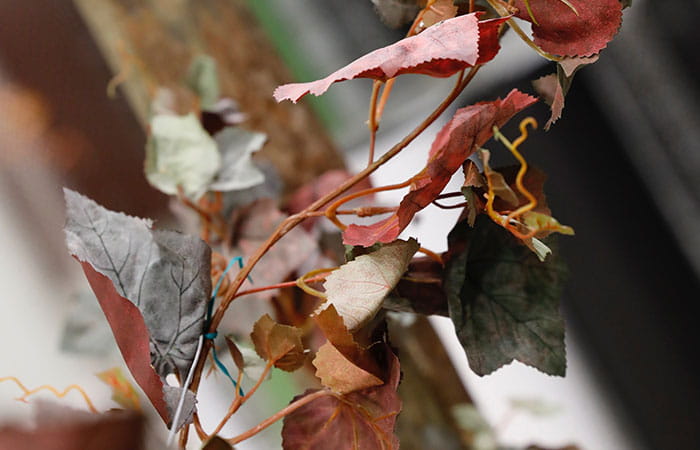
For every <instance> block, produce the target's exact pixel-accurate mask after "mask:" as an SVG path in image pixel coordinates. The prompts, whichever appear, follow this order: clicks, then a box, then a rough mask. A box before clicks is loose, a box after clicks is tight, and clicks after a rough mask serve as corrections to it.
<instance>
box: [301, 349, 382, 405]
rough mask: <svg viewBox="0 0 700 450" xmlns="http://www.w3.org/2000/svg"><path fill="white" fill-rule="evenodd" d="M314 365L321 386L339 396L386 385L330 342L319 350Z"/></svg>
mask: <svg viewBox="0 0 700 450" xmlns="http://www.w3.org/2000/svg"><path fill="white" fill-rule="evenodd" d="M313 365H314V367H316V376H317V377H318V378H319V379H320V380H321V384H323V385H324V386H326V387H327V388H329V389H331V390H332V391H333V392H337V393H339V394H347V393H349V392H353V391H357V390H360V389H365V388H368V387H372V386H378V385H380V384H384V382H383V381H382V380H381V379H380V378H377V377H376V376H375V375H373V374H371V373H369V372H367V371H366V370H364V369H362V368H360V367H359V366H357V365H356V364H355V363H354V362H353V361H351V360H349V359H348V358H347V357H346V356H345V355H344V354H342V353H341V352H340V351H339V350H338V349H337V348H336V347H334V346H333V344H331V343H330V342H326V343H325V344H323V345H322V346H321V348H319V349H318V352H316V358H314V360H313Z"/></svg>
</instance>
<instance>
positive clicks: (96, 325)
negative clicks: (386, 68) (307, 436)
mask: <svg viewBox="0 0 700 450" xmlns="http://www.w3.org/2000/svg"><path fill="white" fill-rule="evenodd" d="M699 10H700V6H699V4H698V3H697V2H680V1H675V0H674V1H667V2H663V6H661V5H659V4H654V3H653V2H649V1H644V0H638V1H635V2H634V6H633V8H630V9H626V10H625V17H624V23H623V27H622V30H621V32H620V34H619V35H618V36H617V37H616V39H615V40H614V41H613V43H612V44H610V45H609V47H608V48H607V49H606V50H605V51H603V53H602V55H601V58H600V61H599V62H598V63H596V64H595V65H593V66H591V67H588V68H585V69H584V70H582V71H581V72H580V73H579V74H578V75H577V76H576V80H575V81H574V85H573V87H572V89H571V91H570V93H569V94H568V96H567V98H566V108H565V110H564V116H563V118H562V119H560V120H559V121H558V122H557V123H556V125H555V126H553V127H552V129H551V131H549V132H544V131H538V132H536V133H533V135H532V136H531V138H530V139H529V140H528V142H527V144H526V147H525V152H526V154H527V157H528V160H529V161H530V162H531V163H533V164H534V165H536V166H539V167H540V168H542V169H543V170H544V171H545V172H546V173H547V174H548V182H547V185H546V188H545V191H546V193H547V195H548V199H549V204H550V206H551V208H552V210H553V211H554V212H555V214H556V216H557V218H558V219H560V221H561V222H562V223H565V224H570V225H572V226H574V228H575V229H576V232H577V234H576V236H575V237H572V238H569V237H565V238H562V239H560V243H561V251H562V253H563V255H564V257H565V259H566V260H567V261H568V264H569V267H570V272H571V278H570V281H569V283H568V287H567V290H566V293H565V296H564V298H563V309H564V313H565V316H566V319H567V324H568V329H567V331H568V335H567V351H568V359H569V370H568V374H567V377H566V378H565V379H555V378H551V377H547V376H545V375H543V374H540V373H538V372H536V371H535V370H533V369H530V368H527V367H525V366H523V365H520V364H518V363H514V364H511V365H509V366H507V367H505V368H503V369H501V370H500V371H498V372H496V373H495V374H493V375H490V376H487V377H484V378H478V377H477V376H475V375H474V374H473V373H471V371H470V370H469V368H468V365H467V362H466V359H465V358H464V355H463V351H462V350H461V347H459V345H458V344H456V339H455V338H454V333H453V331H452V329H451V327H452V325H451V324H450V322H449V321H447V320H442V319H440V318H434V319H431V324H432V325H433V326H434V328H435V329H436V331H437V334H438V335H439V336H440V338H441V339H442V340H443V342H444V343H445V345H446V347H447V349H448V353H449V357H450V359H451V361H452V363H453V365H454V368H455V370H456V373H457V374H458V375H459V376H460V378H461V380H462V381H463V383H464V385H465V387H466V391H467V392H468V393H469V395H470V396H471V398H472V399H473V401H474V403H475V405H476V406H477V408H478V409H479V410H480V412H481V413H482V414H483V415H484V416H485V418H486V419H487V420H488V421H489V422H490V423H491V424H493V425H494V426H495V427H496V428H497V430H498V432H499V439H500V441H502V442H503V444H505V445H510V446H516V445H524V444H528V443H532V442H537V443H539V444H541V445H543V446H549V447H562V446H564V445H568V444H576V445H579V446H580V447H581V448H584V449H592V450H596V449H602V450H608V449H609V450H618V449H620V450H622V449H632V450H636V449H640V450H641V449H691V448H697V447H698V445H700V431H698V427H697V424H698V423H700V376H698V369H699V367H698V358H697V351H696V343H697V341H698V333H697V331H696V329H697V326H696V323H695V322H696V317H695V313H693V312H692V308H693V305H694V304H696V303H697V302H698V299H699V298H700V294H699V292H700V290H699V289H698V288H699V287H700V283H699V275H700V232H699V231H700V148H698V147H700V146H699V145H698V142H700V136H699V135H700V102H699V101H698V100H700V89H698V84H697V83H696V82H695V76H694V75H695V73H697V69H700V57H699V56H698V53H697V52H696V51H694V50H695V49H694V44H695V43H697V42H700V40H699V39H700V36H698V27H697V26H696V23H697V18H699V17H700V15H699V14H698V12H699ZM404 33H405V29H401V28H399V29H391V28H389V27H387V26H386V24H384V23H382V21H381V20H380V19H379V17H378V15H377V14H376V12H375V9H374V6H373V4H372V2H371V1H370V0H352V1H348V0H304V1H300V0H255V1H249V2H246V1H243V0H201V1H187V0H150V1H148V0H100V1H87V0H75V1H74V2H54V1H50V0H33V1H28V2H16V1H10V0H0V113H1V114H0V281H1V282H2V286H3V291H2V294H0V306H1V307H2V311H3V312H2V314H0V377H3V376H9V375H14V376H17V377H18V378H20V379H21V380H22V381H24V382H25V384H27V385H28V386H38V385H42V384H46V383H50V384H53V385H55V386H58V387H60V386H65V385H69V384H72V383H79V384H81V385H82V386H83V387H84V388H85V389H86V390H87V391H89V392H90V393H91V394H92V397H93V399H94V400H95V403H96V406H97V407H98V409H100V410H106V409H108V408H110V407H113V406H114V405H113V403H111V401H110V400H109V395H110V393H109V390H108V388H107V387H106V386H104V385H103V384H101V383H100V382H99V381H98V380H97V379H96V378H95V377H94V375H93V374H94V373H95V372H99V371H101V370H105V369H108V368H110V367H112V366H118V365H121V364H122V362H121V358H120V356H119V355H118V352H117V351H116V347H115V346H114V343H113V342H112V341H111V340H110V337H109V334H106V335H105V333H104V331H105V329H106V328H105V327H106V323H105V321H104V318H103V317H102V316H101V312H100V311H99V310H96V306H95V305H94V303H91V302H90V298H89V291H87V290H86V289H87V283H86V282H85V281H84V278H83V276H82V273H81V272H80V270H79V266H78V265H77V264H75V262H74V261H73V260H72V259H71V258H70V257H69V255H68V254H67V251H66V250H65V246H64V244H63V232H62V227H63V221H64V215H63V199H62V192H61V187H62V186H67V187H69V188H71V189H76V190H79V191H80V192H82V193H84V194H85V195H87V196H89V197H92V198H94V199H95V200H96V201H97V202H98V203H101V204H102V205H105V206H106V207H108V208H110V209H113V210H119V211H125V212H127V213H129V214H131V215H137V216H145V217H153V218H157V219H160V220H161V222H160V223H164V224H167V223H169V222H171V221H172V216H171V215H170V212H169V210H168V201H167V198H166V197H165V196H164V195H161V194H160V193H158V192H157V191H155V190H154V189H153V188H151V187H150V186H149V185H148V184H147V182H146V180H145V177H144V176H143V169H142V167H143V159H144V143H145V131H144V126H143V124H144V120H145V118H146V117H147V108H148V97H149V94H152V92H153V89H154V86H159V85H165V86H174V85H176V84H177V83H179V82H180V80H181V79H182V78H183V76H184V72H183V71H184V70H185V69H186V67H187V63H188V62H189V61H190V60H191V58H192V57H193V55H196V54H198V53H200V52H203V53H209V54H212V55H213V56H215V57H217V61H218V62H219V68H220V70H221V73H222V91H224V92H225V93H227V95H229V96H231V97H232V98H234V99H235V100H236V101H237V102H239V104H240V105H241V108H242V110H243V111H244V112H246V113H249V114H250V124H251V126H252V127H253V128H254V129H261V130H264V131H266V132H267V133H268V134H269V135H270V137H271V139H270V144H269V145H268V147H270V148H266V150H265V151H266V152H267V153H266V154H265V156H264V157H265V158H266V159H267V160H269V161H270V162H272V163H273V164H276V165H278V166H285V165H286V166H287V169H288V172H285V171H284V170H280V172H281V173H280V176H281V178H282V180H283V181H284V183H285V188H286V189H287V190H288V191H291V190H292V189H294V188H295V187H298V186H299V185H301V184H302V183H303V182H305V181H308V180H309V179H311V178H313V176H314V174H318V173H321V172H323V171H325V170H326V169H329V168H334V167H339V166H340V165H341V164H342V161H341V159H342V160H344V161H345V163H346V164H347V166H348V167H350V168H351V169H355V170H357V169H360V168H362V166H363V164H364V162H365V158H366V153H365V152H366V148H367V139H368V136H367V128H366V126H365V120H366V114H367V113H366V111H367V102H368V100H369V93H370V86H371V83H369V82H366V81H362V80H360V81H353V82H351V83H342V84H339V85H337V86H334V87H333V88H332V89H331V90H330V91H329V93H328V94H327V95H325V96H323V97H320V98H317V99H311V100H310V101H305V102H302V103H303V106H292V105H290V104H288V103H287V104H284V105H283V106H281V108H282V109H275V108H277V106H275V104H274V101H273V100H272V98H271V92H272V89H273V88H274V87H275V86H276V85H277V84H281V83H284V82H289V81H293V80H296V81H306V80H312V79H316V78H319V77H322V76H325V75H326V74H328V73H330V72H332V71H334V70H335V69H337V68H338V67H340V66H342V65H344V64H346V63H347V62H349V61H351V60H353V59H355V58H356V57H358V56H360V55H362V54H364V53H366V52H368V51H370V50H373V49H375V48H378V47H381V46H384V45H387V44H389V43H392V42H394V41H395V40H397V39H399V38H401V37H402V36H403V34H404ZM222 55H223V56H222ZM144 62H147V63H148V64H147V66H148V67H147V68H145V69H144V67H143V63H144ZM554 70H555V69H554V67H553V66H551V65H549V64H547V63H546V62H545V61H544V60H542V59H541V58H539V57H537V56H536V55H535V54H534V53H532V51H530V50H529V49H528V48H527V47H526V46H524V45H522V44H521V43H520V42H519V41H518V40H517V39H516V38H515V36H513V35H512V34H509V35H507V36H506V38H505V40H504V48H503V50H502V52H501V53H500V54H499V55H498V57H497V58H496V59H495V60H494V61H493V62H492V63H490V64H489V65H488V66H487V67H486V68H485V69H484V70H483V71H481V72H480V73H479V76H478V77H477V78H476V80H475V82H474V83H473V85H472V86H470V88H469V89H468V90H467V92H465V94H464V95H463V98H460V100H459V101H458V105H455V107H457V106H464V105H466V104H469V103H472V102H474V101H479V100H490V99H494V98H496V97H499V96H501V97H502V96H504V95H505V94H507V92H508V91H510V90H511V89H512V88H514V87H517V88H519V89H521V90H523V91H526V92H534V90H533V89H532V87H531V85H530V81H531V80H533V79H536V78H538V77H539V76H541V75H544V74H547V73H551V72H552V71H554ZM224 73H225V74H226V75H223V74H224ZM115 74H119V75H118V79H120V80H122V81H124V83H123V84H121V85H120V87H119V88H118V89H117V90H116V95H114V96H112V97H111V98H110V97H109V96H108V95H107V86H108V83H109V82H110V80H113V79H114V76H115ZM450 87H451V83H450V81H449V80H447V81H445V80H442V81H436V80H433V79H429V78H427V77H421V76H406V77H402V78H401V80H400V81H399V82H398V83H397V86H396V90H395V93H394V95H393V96H392V98H391V100H390V102H389V105H388V107H387V114H386V117H385V119H384V120H383V122H382V126H381V130H380V133H379V140H378V147H377V148H378V149H379V151H382V150H383V149H387V148H388V147H389V146H390V145H392V144H393V143H395V142H396V141H398V140H399V139H400V138H401V137H403V136H404V135H405V134H406V132H407V130H410V129H412V128H413V126H415V124H417V123H418V122H419V121H420V120H421V119H422V117H424V115H425V114H426V113H427V112H429V111H430V110H431V109H432V108H433V107H434V105H436V104H437V103H438V102H439V101H440V99H441V98H442V96H444V95H445V93H446V92H447V91H448V90H449V89H450ZM533 111H534V114H535V115H536V117H537V118H538V120H539V122H540V123H544V122H545V121H546V119H547V116H548V111H547V108H546V106H545V105H537V106H536V108H535V109H533ZM448 117H449V115H448ZM444 122H445V120H443V122H441V123H444ZM441 123H438V124H436V125H435V126H433V127H431V129H429V130H428V131H427V132H426V133H425V134H424V136H423V137H422V138H421V139H419V140H417V141H416V142H415V143H414V144H413V145H412V146H411V148H410V149H408V150H407V151H406V152H405V153H406V154H405V155H402V156H401V157H400V158H398V159H397V160H396V161H392V162H391V164H389V165H388V166H387V167H386V169H384V170H381V171H379V172H378V173H377V174H376V176H375V178H374V179H373V182H374V184H375V185H379V184H386V183H389V182H398V181H403V180H404V179H405V178H407V177H408V176H410V175H412V174H413V173H415V172H416V171H417V170H419V169H420V168H421V167H422V165H423V164H424V162H425V158H426V154H427V148H428V147H429V145H430V142H431V140H432V137H433V136H434V133H435V131H436V130H437V129H439V126H440V124H441ZM509 132H510V133H511V134H513V133H514V131H513V130H506V134H507V135H508V133H509ZM290 155H291V156H290ZM333 155H342V157H340V156H333ZM311 166H313V167H314V169H309V170H303V171H301V172H303V173H302V174H301V175H300V173H301V172H300V169H303V168H307V167H311ZM314 171H315V172H314ZM307 172H308V173H307ZM453 181H454V185H455V186H459V185H460V181H459V180H453ZM448 189H449V188H448ZM397 195H398V194H397ZM399 199H400V196H398V197H396V196H393V197H392V196H391V195H385V196H382V197H379V199H378V200H379V201H380V202H382V203H386V204H388V205H391V204H396V203H397V202H398V200H399ZM434 212H435V211H433V210H432V209H431V208H428V209H426V210H425V211H424V212H423V213H421V215H420V216H419V220H418V221H417V224H416V225H415V227H414V228H411V229H409V230H407V231H406V232H405V235H406V236H409V235H411V236H414V235H415V236H419V239H420V241H421V243H422V244H423V245H424V246H426V247H428V248H431V249H433V250H435V251H442V250H444V249H445V248H446V242H445V236H446V233H447V231H448V230H449V229H450V228H451V227H452V226H453V224H454V221H455V220H456V216H454V217H449V216H446V215H444V214H442V213H441V214H440V215H436V214H431V213H434ZM86 295H87V296H88V298H85V296H86ZM76 311H77V313H76ZM76 317H83V318H85V317H89V319H84V320H85V322H84V323H83V322H80V323H77V324H76V323H72V325H70V326H74V327H77V328H80V329H83V330H84V329H88V330H90V333H93V334H89V338H88V339H85V340H83V341H81V342H79V343H73V344H75V345H74V346H73V348H72V351H70V352H66V351H65V348H66V343H65V339H66V337H65V336H66V332H65V330H66V326H67V323H69V324H70V321H71V320H75V318H76ZM81 327H82V328H81ZM107 333H109V330H107ZM76 346H77V347H78V348H76ZM273 379H274V380H278V382H276V383H275V386H276V387H275V388H273V389H272V390H271V391H270V392H269V393H267V394H265V396H263V398H262V399H261V400H260V401H259V402H258V404H257V406H255V407H257V408H261V409H266V408H267V409H269V410H270V411H275V410H276V409H279V407H281V406H283V405H284V404H286V403H287V402H288V401H289V399H290V398H291V396H292V395H293V394H294V388H293V386H291V383H292V381H291V380H289V379H286V378H284V375H282V374H281V373H280V372H275V374H274V375H273ZM219 381H221V380H219ZM221 382H222V383H223V381H221ZM18 395H19V392H18V390H17V389H16V387H15V386H14V385H12V384H11V383H1V384H0V422H4V423H9V422H20V423H24V422H26V421H27V420H28V418H29V417H30V416H31V405H27V404H23V403H19V402H15V401H13V399H14V398H15V397H17V396H18ZM203 396H204V398H203V400H202V401H203V402H206V399H207V398H210V399H215V398H216V396H217V389H216V383H215V382H214V383H212V384H211V385H210V386H209V387H207V388H206V389H204V391H203ZM206 396H209V397H206ZM518 400H528V401H532V402H535V401H538V402H541V403H542V404H545V405H549V407H550V408H549V409H550V410H552V411H554V412H552V413H551V414H547V415H545V416H544V417H541V416H537V415H536V414H532V413H531V411H530V412H527V411H526V412H518V411H517V410H514V409H513V406H512V405H513V402H514V401H516V403H517V401H518ZM66 402H67V403H68V404H73V405H75V406H81V405H82V403H81V402H80V400H79V399H74V398H72V397H69V398H67V399H66ZM219 406H220V408H221V409H223V408H225V405H219ZM217 408H218V406H216V405H214V406H212V410H211V411H209V414H210V417H216V416H217V415H220V411H219V410H218V409H217ZM205 415H206V414H205ZM237 417H238V416H237ZM255 423H256V422H255V421H252V422H251V423H236V424H233V425H232V426H231V427H229V428H227V429H226V432H227V433H228V434H226V435H232V434H233V433H235V432H236V431H242V430H244V429H246V428H248V427H249V426H251V425H254V424H255ZM275 439H277V440H275ZM248 445H249V447H246V446H241V447H240V448H277V447H278V446H279V428H276V429H274V430H271V431H270V432H269V433H265V434H264V435H262V436H261V437H260V438H259V439H258V438H256V439H254V440H251V442H250V444H248ZM237 448H238V447H237Z"/></svg>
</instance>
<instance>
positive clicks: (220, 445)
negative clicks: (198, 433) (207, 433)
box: [202, 436, 233, 450]
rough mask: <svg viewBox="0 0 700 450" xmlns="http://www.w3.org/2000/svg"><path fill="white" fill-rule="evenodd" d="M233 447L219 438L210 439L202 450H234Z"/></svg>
mask: <svg viewBox="0 0 700 450" xmlns="http://www.w3.org/2000/svg"><path fill="white" fill-rule="evenodd" d="M232 449H233V446H232V445H231V444H229V443H228V442H226V441H225V440H224V439H222V438H220V437H219V436H214V437H213V438H211V439H209V441H207V443H206V444H204V447H202V450H232Z"/></svg>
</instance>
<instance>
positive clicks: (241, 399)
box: [211, 361, 274, 436]
mask: <svg viewBox="0 0 700 450" xmlns="http://www.w3.org/2000/svg"><path fill="white" fill-rule="evenodd" d="M272 366H274V362H273V361H268V362H267V364H266V365H265V370H263V372H262V374H261V375H260V378H258V381H257V382H256V383H255V386H253V387H252V388H251V389H250V390H249V391H248V393H247V394H246V395H244V396H243V397H241V396H239V395H236V398H235V399H234V400H233V403H231V406H230V407H229V409H228V411H227V412H226V415H225V416H224V418H223V419H221V422H219V424H218V425H217V426H216V428H215V429H214V431H212V432H211V435H212V436H214V435H217V434H219V432H220V431H221V429H222V428H223V427H224V425H226V422H228V421H229V419H230V418H231V416H233V415H234V414H235V413H236V411H238V408H240V407H241V405H243V404H244V403H245V402H246V401H247V400H248V399H249V398H250V397H252V396H253V394H255V391H257V390H258V388H259V387H260V385H261V384H262V382H263V381H265V378H266V377H267V374H268V373H270V370H271V369H272ZM239 381H240V377H239Z"/></svg>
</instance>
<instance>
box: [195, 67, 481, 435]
mask: <svg viewBox="0 0 700 450" xmlns="http://www.w3.org/2000/svg"><path fill="white" fill-rule="evenodd" d="M480 67H481V66H475V67H472V68H471V70H470V71H469V73H468V74H467V75H466V76H462V75H463V72H460V77H459V78H458V82H457V83H456V84H455V86H454V88H453V89H452V91H451V92H450V93H449V94H448V95H447V97H446V98H445V99H444V100H443V101H442V103H440V104H439V105H438V106H437V107H436V108H435V109H434V110H433V112H432V113H430V115H428V117H426V118H425V119H424V120H423V121H422V122H421V123H420V124H419V125H418V126H416V127H415V128H414V129H413V130H412V131H411V132H410V133H409V134H408V135H406V136H405V137H404V138H403V139H402V140H401V141H400V142H398V143H397V144H396V145H394V146H393V147H392V148H391V149H389V150H388V151H387V152H386V153H384V154H383V155H382V156H381V157H379V158H378V159H377V160H376V161H374V162H373V163H372V164H370V165H369V166H367V167H366V168H365V169H363V170H362V171H360V172H359V173H357V174H356V175H355V176H353V177H351V178H349V179H347V180H346V181H345V182H343V183H342V184H341V185H340V186H338V187H337V188H336V189H334V190H333V191H332V192H330V193H328V194H326V195H324V196H323V197H321V198H319V199H318V200H316V201H315V202H313V203H312V204H311V205H309V206H308V207H306V209H305V210H304V211H301V212H300V213H297V214H294V215H292V216H289V217H287V218H286V219H285V220H284V221H282V223H280V224H279V226H278V227H277V229H276V230H275V231H274V232H273V233H272V235H271V236H270V237H269V238H268V239H267V240H266V241H265V242H264V243H263V244H262V245H261V246H260V247H259V248H258V249H257V250H256V252H255V253H254V254H253V255H252V256H251V257H250V259H249V260H248V263H247V264H246V265H245V266H244V267H243V269H241V270H240V271H239V272H238V273H237V275H236V278H235V279H234V281H233V282H232V283H231V285H230V286H229V288H228V289H227V290H226V292H225V295H224V299H223V301H222V302H221V304H220V305H219V307H218V308H217V310H216V312H215V313H214V316H213V318H212V321H211V323H210V325H209V330H208V332H214V331H216V329H217V328H218V326H219V323H220V322H221V320H222V319H223V316H224V314H225V312H226V310H227V309H228V307H229V305H230V304H231V302H232V301H233V299H234V298H235V295H236V293H237V292H238V290H239V289H240V287H241V285H242V284H243V282H244V281H245V279H246V278H247V277H248V275H249V274H250V272H251V271H252V270H253V267H255V265H256V264H257V263H258V261H260V259H261V258H262V257H263V255H264V254H265V253H266V252H267V251H268V249H269V248H270V247H271V246H272V245H273V244H274V243H275V242H277V241H278V240H279V239H281V238H282V236H284V235H285V234H286V233H288V232H289V230H291V229H292V228H294V227H295V226H296V225H298V224H299V223H301V222H302V221H303V220H304V219H305V218H306V217H307V216H306V214H307V213H309V212H313V211H317V210H319V209H320V208H322V207H323V205H325V204H327V203H328V202H330V201H332V200H333V199H335V198H337V197H338V196H340V195H342V194H343V193H345V192H347V191H348V190H349V189H350V188H352V187H353V186H355V185H356V184H357V183H359V182H360V181H362V180H364V179H365V178H367V177H368V176H369V175H370V174H372V173H373V172H374V171H376V170H377V169H378V168H379V167H381V166H382V165H384V164H385V163H386V162H387V161H389V160H390V159H392V158H393V157H394V156H396V155H398V154H399V153H400V152H401V150H403V149H404V148H406V146H408V145H409V144H410V143H411V142H413V140H414V139H415V138H416V137H418V136H419V135H420V134H421V133H422V132H423V131H425V129H426V128H428V127H429V126H430V125H431V124H432V123H433V122H435V120H436V119H437V118H438V117H440V115H442V113H444V112H445V110H447V108H448V107H449V106H450V105H451V104H452V102H454V101H455V100H456V99H457V97H459V94H461V93H462V91H463V90H464V88H466V87H467V85H468V84H469V82H470V81H471V80H472V79H473V78H474V76H475V75H476V74H477V72H478V71H479V68H480ZM212 345H213V344H212V340H211V339H206V340H205V341H204V348H203V349H202V351H203V352H204V355H207V354H208V352H209V351H210V350H211V346H212ZM205 360H206V358H200V360H199V362H198V363H197V367H196V369H195V374H194V379H193V380H192V384H191V387H190V389H191V390H192V392H194V393H196V392H197V390H198V388H199V383H200V380H201V376H202V370H203V368H204V361H205ZM305 398H307V397H305ZM290 406H291V405H290ZM283 411H284V410H283ZM285 414H286V413H285ZM275 420H277V419H275ZM261 425H262V424H261ZM268 425H269V424H268ZM268 425H265V427H266V426H268ZM186 428H188V427H186ZM263 428H264V427H263ZM251 431H252V430H251ZM255 433H257V431H256V432H255ZM253 434H254V433H253ZM241 436H242V435H241ZM251 436H252V434H251ZM236 442H240V440H237V441H236Z"/></svg>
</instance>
